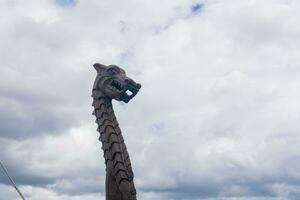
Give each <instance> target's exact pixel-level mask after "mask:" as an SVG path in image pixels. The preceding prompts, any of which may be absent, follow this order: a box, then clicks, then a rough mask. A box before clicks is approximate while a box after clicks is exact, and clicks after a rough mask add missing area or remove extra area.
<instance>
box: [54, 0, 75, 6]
mask: <svg viewBox="0 0 300 200" xmlns="http://www.w3.org/2000/svg"><path fill="white" fill-rule="evenodd" d="M56 3H57V4H59V5H61V6H64V7H68V6H75V4H76V0H56Z"/></svg>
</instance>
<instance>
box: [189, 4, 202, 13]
mask: <svg viewBox="0 0 300 200" xmlns="http://www.w3.org/2000/svg"><path fill="white" fill-rule="evenodd" d="M203 6H204V4H202V3H194V4H193V5H192V6H191V11H192V12H193V13H197V12H200V11H201V10H202V8H203Z"/></svg>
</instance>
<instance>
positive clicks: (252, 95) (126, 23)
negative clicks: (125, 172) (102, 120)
mask: <svg viewBox="0 0 300 200" xmlns="http://www.w3.org/2000/svg"><path fill="white" fill-rule="evenodd" d="M193 3H204V6H203V8H202V11H201V12H199V13H197V14H192V13H191V6H192V4H193ZM299 6H300V4H299V3H298V2H296V1H283V0H276V1H274V0H267V1H263V2H262V1H236V0H230V1H217V0H212V1H200V2H196V1H180V0H176V1H164V2H157V1H143V2H141V1H136V0H133V1H126V2H120V1H110V2H106V1H77V2H76V4H75V5H73V6H70V7H68V6H61V5H59V4H58V2H57V1H34V0H32V1H27V2H26V4H24V2H21V1H4V2H2V3H1V7H0V11H1V13H3V14H4V15H5V16H6V19H9V20H1V21H0V25H1V27H2V28H3V30H4V31H1V32H0V38H1V44H3V45H1V46H2V47H1V54H0V57H1V62H2V63H1V64H2V66H3V67H2V68H1V69H0V73H1V80H0V92H1V99H0V111H1V113H0V116H1V119H3V120H2V121H3V122H4V121H5V120H6V122H5V124H4V123H3V124H1V127H2V131H4V130H5V131H6V133H2V134H3V135H2V137H1V140H0V144H1V146H3V147H4V150H3V151H2V153H1V154H0V155H1V156H2V159H5V160H7V165H8V167H9V169H10V170H11V171H12V172H13V174H14V175H16V180H17V181H18V182H20V183H22V184H24V185H26V186H23V188H24V190H26V191H27V192H26V193H27V195H28V198H31V199H39V198H41V196H48V197H49V199H51V198H52V199H69V198H70V199H71V198H72V199H74V198H75V199H76V198H81V199H94V198H95V199H96V198H97V199H99V198H101V194H100V192H103V188H104V180H103V179H104V175H105V174H104V173H105V171H104V164H103V160H102V158H101V157H102V152H101V149H100V143H99V142H98V141H97V133H96V131H94V127H95V128H96V126H95V125H94V124H93V121H94V119H93V117H92V116H91V114H90V113H91V110H92V107H91V97H90V93H91V86H92V82H93V78H94V77H95V72H94V70H93V68H92V67H91V65H92V64H93V63H94V62H96V61H97V62H103V63H105V64H110V63H115V64H120V65H121V66H122V67H124V68H125V69H126V71H127V74H128V75H129V76H131V77H132V78H134V79H135V80H137V81H138V82H141V83H142V85H143V87H142V89H141V91H140V93H139V94H138V95H137V97H135V99H134V100H133V101H132V102H130V103H129V104H128V105H123V104H119V103H115V110H116V113H117V115H118V119H119V122H120V125H121V128H122V130H123V132H124V137H125V139H126V143H127V146H128V149H129V152H130V155H131V160H132V163H133V169H134V172H135V175H136V186H137V189H138V192H139V195H140V197H142V198H143V199H153V198H156V199H164V200H171V199H189V198H190V199H209V198H212V199H220V200H221V199H222V200H223V199H230V200H233V199H239V200H244V199H247V200H250V199H251V200H252V199H255V200H260V199H261V200H267V199H272V200H275V199H276V200H277V199H297V197H299V193H298V192H297V191H298V190H297V189H298V187H299V177H300V175H299V167H298V166H300V165H299V164H300V163H299V162H300V160H299V155H300V152H299V149H298V148H297V146H299V140H300V137H299V134H298V132H299V125H298V121H299V115H298V113H299V109H300V107H299V104H298V102H299V99H300V96H299V94H298V87H299V85H300V82H299V80H298V74H299V69H298V65H299V63H300V62H299V61H300V60H299V56H298V49H299V42H298V35H299V32H300V29H299V27H300V26H299V22H298V21H299V20H297V19H298V18H299V17H297V16H298V10H299ZM27 116H28V117H27ZM128 116H130V117H128ZM7 119H11V120H7ZM40 119H44V120H40ZM9 121H14V123H13V122H11V124H10V123H8V122H9ZM4 125H5V126H4ZM50 125H51V126H50ZM16 127H17V128H16ZM25 130H26V131H28V132H30V133H31V134H24V133H25ZM11 132H14V133H13V134H12V133H11ZM42 133H43V134H42ZM57 133H59V134H57ZM39 135H40V137H38V136H39ZM41 135H42V136H41ZM25 136H26V137H25ZM15 138H17V139H18V140H15ZM78 174H80V176H78ZM0 178H1V179H0V180H2V182H3V181H4V177H0ZM6 187H7V186H4V185H2V186H1V188H0V193H1V194H2V193H3V192H2V191H5V190H7V189H6ZM26 187H27V189H26ZM28 188H29V189H28ZM32 191H34V192H32ZM97 193H98V194H99V196H97V195H96V194H97ZM9 195H12V194H10V193H7V194H5V196H7V199H9V198H12V197H8V196H9ZM102 198H103V196H102Z"/></svg>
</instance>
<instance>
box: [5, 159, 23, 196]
mask: <svg viewBox="0 0 300 200" xmlns="http://www.w3.org/2000/svg"><path fill="white" fill-rule="evenodd" d="M0 165H1V168H2V169H3V171H4V173H5V174H6V176H7V177H8V179H9V181H10V183H11V184H12V185H13V187H14V188H15V189H16V191H17V192H18V194H19V195H20V197H21V198H22V200H25V198H24V196H23V194H22V193H21V191H20V190H19V188H18V187H17V185H16V184H15V182H14V181H13V180H12V178H11V177H10V176H9V174H8V172H7V170H6V168H5V167H4V165H3V164H2V162H1V160H0Z"/></svg>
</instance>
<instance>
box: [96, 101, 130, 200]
mask: <svg viewBox="0 0 300 200" xmlns="http://www.w3.org/2000/svg"><path fill="white" fill-rule="evenodd" d="M92 105H93V107H94V112H93V115H95V116H96V123H97V124H98V129H97V131H98V132H99V133H100V137H99V140H100V141H101V142H102V149H103V151H104V159H105V164H106V170H107V173H111V174H113V176H114V178H115V180H116V182H117V185H118V186H119V187H120V186H121V185H122V182H125V181H126V182H127V183H126V184H128V183H130V185H131V186H132V189H131V190H132V191H131V192H130V193H129V194H127V195H126V196H128V195H129V196H131V195H134V196H135V188H134V185H133V172H132V168H131V162H130V158H129V154H128V152H127V149H126V145H125V143H124V139H123V136H122V133H121V130H120V128H119V124H118V122H117V120H116V117H115V114H114V111H113V107H112V103H111V100H109V99H107V98H106V97H99V98H97V99H95V98H94V100H93V104H92ZM121 192H122V191H121ZM129 196H128V197H126V198H122V200H123V199H124V200H125V199H126V200H127V199H135V198H132V197H129Z"/></svg>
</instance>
